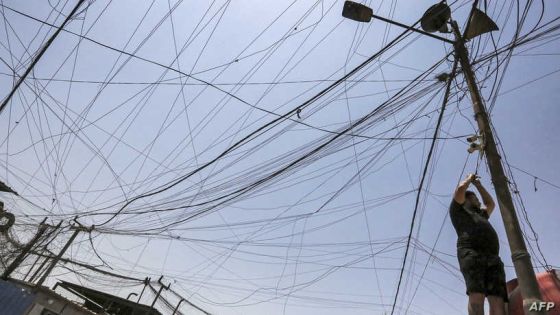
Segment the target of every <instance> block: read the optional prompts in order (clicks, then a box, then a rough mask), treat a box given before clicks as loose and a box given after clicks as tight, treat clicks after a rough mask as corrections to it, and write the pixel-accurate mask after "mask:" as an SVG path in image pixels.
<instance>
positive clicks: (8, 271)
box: [2, 218, 47, 280]
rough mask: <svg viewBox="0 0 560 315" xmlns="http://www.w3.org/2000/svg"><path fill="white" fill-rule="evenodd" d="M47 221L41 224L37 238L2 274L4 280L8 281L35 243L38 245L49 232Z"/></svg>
mask: <svg viewBox="0 0 560 315" xmlns="http://www.w3.org/2000/svg"><path fill="white" fill-rule="evenodd" d="M46 220H47V218H45V219H44V220H43V222H41V224H40V225H39V229H38V230H37V233H36V234H35V236H33V238H32V239H31V240H30V241H29V242H27V244H25V246H24V247H23V249H22V250H21V252H20V253H19V254H18V255H17V257H16V258H15V259H14V260H13V261H12V263H11V264H10V265H9V266H8V267H7V268H6V270H4V272H3V273H2V279H4V280H6V279H8V277H9V276H10V274H11V273H12V272H14V270H16V268H17V267H18V266H19V265H20V264H21V263H22V262H23V260H24V259H25V257H26V256H27V254H28V253H29V251H30V250H31V248H32V247H33V245H35V243H37V241H38V240H39V239H40V238H41V236H43V234H44V233H45V231H46V230H47V225H46V224H45V221H46Z"/></svg>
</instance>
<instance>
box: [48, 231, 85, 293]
mask: <svg viewBox="0 0 560 315" xmlns="http://www.w3.org/2000/svg"><path fill="white" fill-rule="evenodd" d="M80 231H82V228H81V227H74V233H72V236H70V239H69V240H68V242H66V244H65V245H64V247H63V248H62V250H61V251H60V252H59V253H58V255H56V257H55V258H53V261H52V262H51V264H50V265H49V266H48V267H47V270H46V271H45V273H44V274H43V276H42V277H41V278H40V279H39V281H37V286H41V285H42V284H43V282H45V280H47V277H48V276H49V274H50V273H51V271H52V270H53V269H54V267H55V266H56V263H57V262H58V261H59V260H60V258H61V257H62V255H64V253H65V252H66V250H67V249H68V247H70V245H71V244H72V242H73V241H74V239H76V236H78V233H80Z"/></svg>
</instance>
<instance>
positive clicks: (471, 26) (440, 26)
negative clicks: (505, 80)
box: [342, 1, 498, 44]
mask: <svg viewBox="0 0 560 315" xmlns="http://www.w3.org/2000/svg"><path fill="white" fill-rule="evenodd" d="M342 16H343V17H345V18H347V19H350V20H353V21H357V22H364V23H368V22H370V21H371V19H372V18H375V19H378V20H381V21H383V22H387V23H389V24H393V25H397V26H399V27H402V28H405V29H407V30H411V31H413V32H416V33H420V34H423V35H426V36H430V37H432V38H435V39H439V40H441V41H444V42H447V43H450V44H452V43H454V41H452V40H450V39H447V38H445V37H441V36H437V35H434V34H432V33H435V32H440V33H450V31H449V28H448V27H447V24H448V22H449V20H450V19H451V9H450V8H449V6H448V5H447V4H446V3H445V2H440V3H437V4H434V5H433V6H431V7H429V8H428V10H426V12H425V13H424V15H423V16H422V19H420V26H421V27H422V29H421V30H420V29H417V28H414V27H411V26H408V25H405V24H402V23H399V22H396V21H393V20H389V19H387V18H384V17H382V16H379V15H375V14H373V9H372V8H370V7H368V6H366V5H363V4H361V3H357V2H353V1H346V2H344V7H343V8H342ZM496 30H498V26H497V25H496V23H494V21H492V19H491V18H490V17H488V15H486V13H484V12H482V11H480V10H478V9H476V8H474V9H473V11H472V14H471V17H470V20H469V23H468V26H467V32H466V34H465V35H464V36H463V39H464V40H469V39H472V38H475V37H476V36H478V35H481V34H484V33H487V32H491V31H496Z"/></svg>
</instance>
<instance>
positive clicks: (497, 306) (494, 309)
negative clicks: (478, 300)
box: [488, 295, 506, 315]
mask: <svg viewBox="0 0 560 315" xmlns="http://www.w3.org/2000/svg"><path fill="white" fill-rule="evenodd" d="M488 303H489V304H490V315H506V305H505V303H504V299H502V297H500V296H493V295H489V296H488Z"/></svg>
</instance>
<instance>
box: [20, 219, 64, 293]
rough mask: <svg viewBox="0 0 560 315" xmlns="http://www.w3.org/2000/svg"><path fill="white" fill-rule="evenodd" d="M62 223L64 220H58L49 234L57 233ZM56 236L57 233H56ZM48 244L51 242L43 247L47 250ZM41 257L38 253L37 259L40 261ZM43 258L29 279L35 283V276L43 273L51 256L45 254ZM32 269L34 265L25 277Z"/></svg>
mask: <svg viewBox="0 0 560 315" xmlns="http://www.w3.org/2000/svg"><path fill="white" fill-rule="evenodd" d="M61 225H62V220H61V221H60V222H58V224H57V225H56V226H55V227H54V230H53V231H52V232H50V233H49V235H50V234H54V233H56V231H58V229H59V228H60V226H61ZM47 237H48V236H47ZM55 237H56V235H55ZM47 245H49V244H48V243H47V244H44V245H43V247H42V248H43V250H45V251H46V250H47ZM39 258H41V255H39V253H37V261H38V259H39ZM42 258H43V262H42V263H41V264H40V265H39V268H37V270H36V271H35V272H34V273H33V275H31V278H29V280H27V281H28V282H30V283H33V280H35V278H37V277H38V276H39V274H40V273H41V270H43V267H45V265H46V264H47V262H49V257H48V256H45V257H42ZM33 265H35V264H33ZM32 270H33V266H31V268H29V271H28V272H27V275H25V278H27V276H28V275H29V274H30V273H31V271H32ZM25 278H24V280H25Z"/></svg>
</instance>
